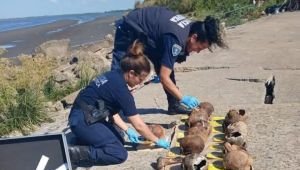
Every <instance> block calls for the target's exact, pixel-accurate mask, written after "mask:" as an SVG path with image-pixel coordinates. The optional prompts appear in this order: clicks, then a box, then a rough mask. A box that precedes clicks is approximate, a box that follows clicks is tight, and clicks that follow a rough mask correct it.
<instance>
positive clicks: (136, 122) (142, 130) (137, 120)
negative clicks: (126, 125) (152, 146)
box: [128, 114, 158, 142]
mask: <svg viewBox="0 0 300 170" xmlns="http://www.w3.org/2000/svg"><path fill="white" fill-rule="evenodd" d="M128 120H129V122H130V123H131V124H132V126H133V127H134V128H135V129H136V130H137V131H138V133H139V134H141V135H142V136H143V137H145V138H146V139H148V140H150V141H153V142H156V141H157V140H158V138H157V137H156V136H155V135H154V134H153V133H152V132H151V130H150V129H149V127H148V126H147V125H146V124H145V122H144V121H143V120H142V118H141V117H140V115H138V114H136V115H134V116H129V117H128Z"/></svg>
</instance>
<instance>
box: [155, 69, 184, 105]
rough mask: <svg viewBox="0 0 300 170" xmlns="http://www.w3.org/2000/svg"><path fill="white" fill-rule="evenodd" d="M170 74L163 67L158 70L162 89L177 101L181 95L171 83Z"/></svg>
mask: <svg viewBox="0 0 300 170" xmlns="http://www.w3.org/2000/svg"><path fill="white" fill-rule="evenodd" d="M171 73H172V70H171V69H170V68H168V67H166V66H164V65H162V66H161V68H160V74H159V76H160V81H161V84H162V85H163V87H164V89H166V90H167V91H168V92H169V93H171V94H172V95H173V96H174V97H175V98H176V99H177V100H178V101H180V100H181V99H182V93H181V92H180V90H179V89H178V88H177V87H176V85H175V84H174V83H173V81H172V80H171V78H170V75H171Z"/></svg>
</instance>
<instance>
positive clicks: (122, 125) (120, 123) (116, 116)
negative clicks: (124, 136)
mask: <svg viewBox="0 0 300 170" xmlns="http://www.w3.org/2000/svg"><path fill="white" fill-rule="evenodd" d="M113 119H114V123H115V124H116V125H117V126H118V127H119V128H121V129H122V130H123V131H126V130H127V129H128V126H127V124H126V123H125V122H124V121H123V120H122V118H121V117H120V115H119V114H118V113H117V114H114V115H113Z"/></svg>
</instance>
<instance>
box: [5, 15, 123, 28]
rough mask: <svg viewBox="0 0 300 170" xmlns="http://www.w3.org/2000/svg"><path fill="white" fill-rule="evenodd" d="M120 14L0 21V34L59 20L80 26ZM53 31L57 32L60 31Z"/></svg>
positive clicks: (41, 17)
mask: <svg viewBox="0 0 300 170" xmlns="http://www.w3.org/2000/svg"><path fill="white" fill-rule="evenodd" d="M122 14H124V11H114V12H105V13H88V14H72V15H56V16H40V17H26V18H13V19H0V32H3V31H10V30H16V29H21V28H30V27H33V26H37V25H43V24H49V23H52V22H55V21H60V20H77V24H81V23H84V22H88V21H92V20H94V19H96V18H99V17H106V16H121V15H122ZM55 31H56V32H58V31H60V30H55Z"/></svg>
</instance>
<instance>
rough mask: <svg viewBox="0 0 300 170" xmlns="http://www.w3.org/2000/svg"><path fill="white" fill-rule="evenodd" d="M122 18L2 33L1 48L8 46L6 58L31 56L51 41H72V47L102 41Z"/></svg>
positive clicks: (65, 21)
mask: <svg viewBox="0 0 300 170" xmlns="http://www.w3.org/2000/svg"><path fill="white" fill-rule="evenodd" d="M119 18H120V17H116V16H109V17H101V18H98V19H95V20H93V21H90V22H85V23H82V24H76V23H77V21H75V20H62V21H57V22H53V23H49V24H45V25H39V26H35V27H31V28H24V29H18V30H12V31H5V32H0V46H4V47H5V46H6V47H7V48H6V49H7V53H6V54H5V55H4V57H16V56H18V55H20V54H22V53H23V54H31V53H32V52H33V50H34V49H35V48H36V47H37V46H39V45H40V44H42V43H43V42H46V41H49V40H59V39H65V38H67V39H70V40H71V41H70V45H71V46H72V47H74V46H78V45H81V44H86V43H92V42H96V41H100V40H102V39H103V38H104V36H105V35H107V34H112V33H113V30H114V24H113V23H114V21H115V20H117V19H119Z"/></svg>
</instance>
